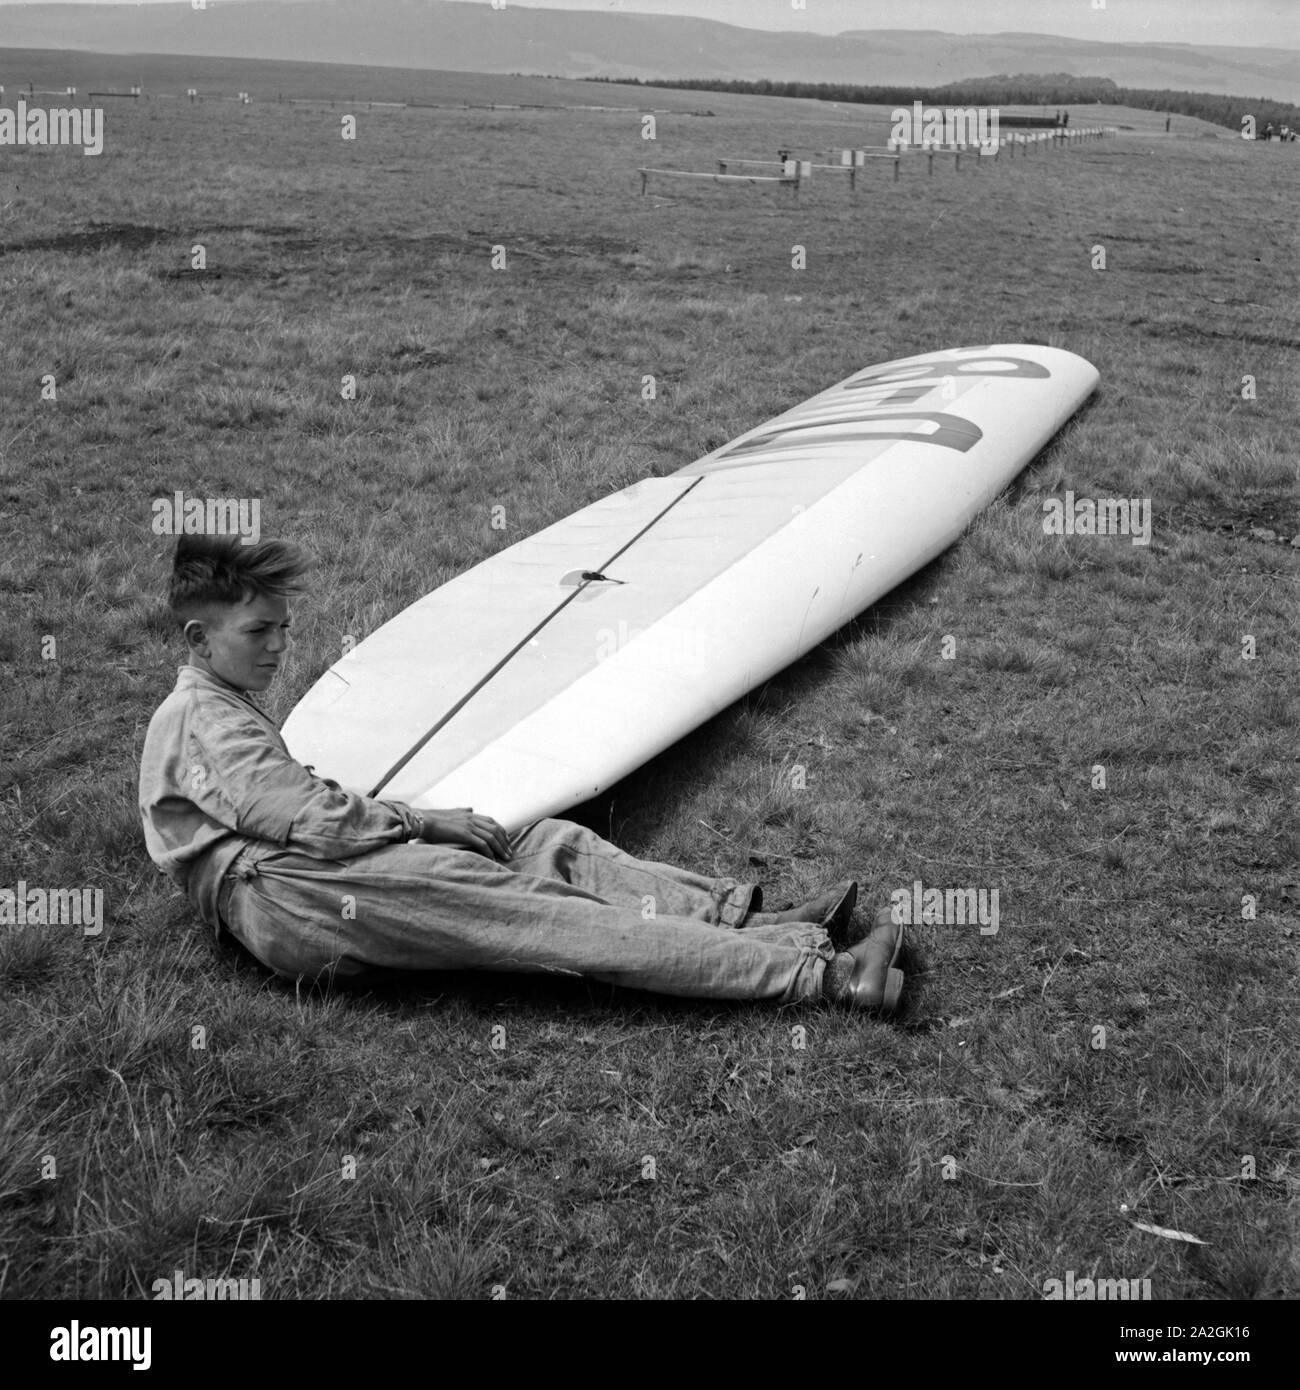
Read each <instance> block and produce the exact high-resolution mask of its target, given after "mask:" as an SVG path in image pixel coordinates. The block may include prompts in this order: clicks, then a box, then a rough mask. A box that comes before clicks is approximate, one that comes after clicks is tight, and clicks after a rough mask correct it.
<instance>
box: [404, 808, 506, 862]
mask: <svg viewBox="0 0 1300 1390" xmlns="http://www.w3.org/2000/svg"><path fill="white" fill-rule="evenodd" d="M420 814H421V815H422V816H423V817H424V837H423V838H424V839H425V841H426V842H427V843H428V844H431V845H464V846H465V847H466V848H467V849H472V850H475V851H476V852H477V853H479V854H484V855H486V856H487V857H488V858H489V859H502V860H505V859H509V858H510V836H509V835H507V834H506V832H505V830H504V829H503V828H502V827H501V826H500V825H498V824H497V823H496V821H494V820H493V819H492V817H491V816H477V815H475V814H474V808H473V807H472V806H456V807H453V808H452V809H451V810H448V811H422V812H421V813H420Z"/></svg>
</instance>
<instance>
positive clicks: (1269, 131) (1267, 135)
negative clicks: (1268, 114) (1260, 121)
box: [1264, 121, 1273, 140]
mask: <svg viewBox="0 0 1300 1390" xmlns="http://www.w3.org/2000/svg"><path fill="white" fill-rule="evenodd" d="M1272 138H1273V122H1272V121H1269V123H1268V124H1267V125H1266V126H1265V127H1264V139H1265V140H1271V139H1272Z"/></svg>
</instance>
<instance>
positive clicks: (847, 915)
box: [770, 878, 858, 951]
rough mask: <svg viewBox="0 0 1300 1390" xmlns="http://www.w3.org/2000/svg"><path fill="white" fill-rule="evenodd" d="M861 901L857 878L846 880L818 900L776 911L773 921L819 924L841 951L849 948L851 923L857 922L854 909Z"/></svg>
mask: <svg viewBox="0 0 1300 1390" xmlns="http://www.w3.org/2000/svg"><path fill="white" fill-rule="evenodd" d="M857 901H858V885H857V882H856V880H854V879H851V878H850V879H845V881H844V882H843V883H837V884H836V885H835V887H834V888H828V889H827V890H826V892H824V893H821V894H819V895H818V896H817V897H815V898H810V899H809V900H808V901H807V902H806V903H801V904H800V905H799V906H798V907H790V908H787V909H786V910H785V911H784V912H774V913H773V914H772V916H771V919H770V920H771V921H773V922H815V923H816V924H817V925H818V926H819V927H822V928H823V929H824V930H825V931H826V932H827V933H828V934H829V936H830V938H831V945H832V946H834V947H835V949H836V950H837V951H843V950H846V949H847V946H846V945H845V942H846V940H847V938H848V931H849V924H850V923H851V922H852V920H853V908H854V906H855V905H856V903H857Z"/></svg>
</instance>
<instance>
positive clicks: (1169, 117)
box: [1165, 116, 1173, 135]
mask: <svg viewBox="0 0 1300 1390" xmlns="http://www.w3.org/2000/svg"><path fill="white" fill-rule="evenodd" d="M1172 119H1173V117H1172V116H1166V117H1165V134H1166V135H1168V134H1169V122H1170V121H1171V120H1172Z"/></svg>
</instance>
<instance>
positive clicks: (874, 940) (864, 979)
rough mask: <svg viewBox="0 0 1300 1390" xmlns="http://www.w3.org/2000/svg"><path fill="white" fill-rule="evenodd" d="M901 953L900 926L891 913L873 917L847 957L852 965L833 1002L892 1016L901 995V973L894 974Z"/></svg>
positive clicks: (886, 911) (901, 930) (882, 910)
mask: <svg viewBox="0 0 1300 1390" xmlns="http://www.w3.org/2000/svg"><path fill="white" fill-rule="evenodd" d="M902 949H903V924H902V923H901V922H895V921H894V919H893V915H892V914H891V912H890V909H889V908H887V907H882V908H881V909H880V911H879V912H877V913H876V924H875V926H874V927H872V929H871V930H870V931H869V932H868V933H867V935H866V936H865V937H864V938H863V939H862V940H861V941H859V942H858V944H857V945H856V946H851V947H850V948H849V951H848V954H849V955H851V956H852V957H853V960H854V962H855V964H854V968H853V974H852V975H851V976H850V977H849V983H848V986H847V988H846V989H845V990H844V993H843V994H841V995H840V996H839V998H838V999H836V1001H835V1002H836V1003H837V1004H843V1005H845V1006H846V1007H847V1008H850V1009H876V1010H879V1012H881V1013H883V1014H892V1013H893V1012H894V1010H895V1009H896V1008H898V1000H899V996H900V995H901V994H902V993H903V972H902V971H901V970H896V969H895V968H894V967H895V964H896V963H897V961H898V956H899V953H900V952H901V951H902Z"/></svg>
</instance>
